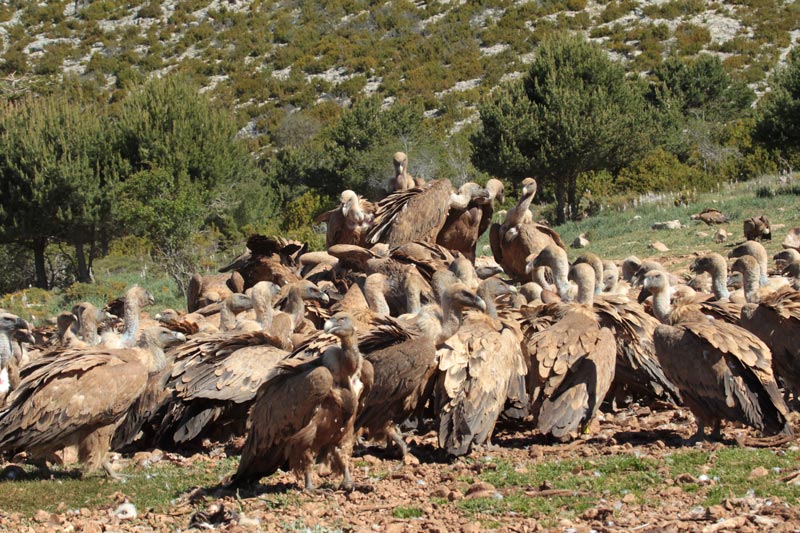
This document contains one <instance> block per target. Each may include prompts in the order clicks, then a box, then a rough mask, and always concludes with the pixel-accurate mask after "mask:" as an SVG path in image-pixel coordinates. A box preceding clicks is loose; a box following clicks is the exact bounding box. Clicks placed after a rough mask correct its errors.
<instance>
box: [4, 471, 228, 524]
mask: <svg viewBox="0 0 800 533" xmlns="http://www.w3.org/2000/svg"><path fill="white" fill-rule="evenodd" d="M237 462H238V458H237V457H234V458H227V459H224V460H221V461H216V462H206V461H195V462H194V463H192V464H191V465H189V466H178V465H174V464H171V463H166V462H164V463H162V464H158V465H156V466H154V467H152V468H150V469H148V470H146V471H142V472H133V471H132V470H127V471H124V472H123V473H124V474H129V475H130V476H131V477H130V478H129V479H127V480H125V481H124V482H120V481H116V480H113V479H109V478H107V477H106V476H105V475H104V474H91V475H89V476H85V477H84V478H72V477H69V474H70V470H60V469H56V468H54V469H53V473H54V475H55V479H50V480H38V479H37V480H25V481H14V482H5V483H3V484H2V490H1V491H0V509H3V510H5V511H13V512H18V513H22V514H23V515H26V516H32V515H33V514H34V513H35V512H36V511H38V510H40V509H43V510H45V511H48V512H54V511H56V510H57V509H59V508H61V509H80V508H82V507H88V508H92V509H97V508H105V507H111V506H113V505H115V502H114V497H113V495H114V494H115V493H117V492H121V493H123V494H125V495H126V496H127V497H128V499H129V500H130V501H131V503H133V504H134V505H135V506H136V508H137V509H138V510H139V514H144V512H145V511H146V510H148V509H152V510H153V511H154V512H157V513H163V512H166V511H167V510H168V509H169V507H170V504H171V502H172V501H173V500H174V499H175V498H177V497H179V496H180V495H181V494H183V493H185V492H186V491H187V490H189V489H190V488H192V487H197V486H200V487H208V486H213V485H216V484H218V483H219V482H220V480H222V478H223V477H225V476H226V475H228V474H230V473H231V472H232V471H233V470H234V469H235V468H236V464H237ZM31 471H35V470H34V469H31Z"/></svg>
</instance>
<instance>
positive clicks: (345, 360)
mask: <svg viewBox="0 0 800 533" xmlns="http://www.w3.org/2000/svg"><path fill="white" fill-rule="evenodd" d="M339 340H340V341H341V343H342V351H341V355H340V361H339V364H340V365H341V369H342V371H343V372H344V374H345V375H348V376H351V375H353V374H355V373H356V371H357V370H358V369H359V366H360V365H361V352H359V351H358V336H357V335H356V333H355V331H353V332H352V333H350V334H349V335H344V336H342V337H340V338H339Z"/></svg>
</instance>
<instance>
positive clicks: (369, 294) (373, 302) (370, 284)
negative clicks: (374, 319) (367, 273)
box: [364, 278, 390, 316]
mask: <svg viewBox="0 0 800 533" xmlns="http://www.w3.org/2000/svg"><path fill="white" fill-rule="evenodd" d="M364 298H366V299H367V305H368V306H369V308H370V310H371V311H372V312H374V313H377V314H379V315H386V316H388V315H389V314H390V313H389V304H388V303H387V302H386V295H385V294H384V293H383V281H382V280H381V281H380V282H376V281H375V280H373V279H370V278H367V281H366V282H365V283H364Z"/></svg>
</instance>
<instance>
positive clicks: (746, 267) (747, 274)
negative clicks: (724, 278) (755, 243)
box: [731, 255, 760, 282]
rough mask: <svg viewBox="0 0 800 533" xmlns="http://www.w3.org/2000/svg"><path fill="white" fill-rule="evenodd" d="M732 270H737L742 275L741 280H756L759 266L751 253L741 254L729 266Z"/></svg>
mask: <svg viewBox="0 0 800 533" xmlns="http://www.w3.org/2000/svg"><path fill="white" fill-rule="evenodd" d="M731 271H732V272H739V273H740V274H741V275H742V280H743V281H744V280H755V281H756V282H757V281H758V276H759V272H760V268H759V266H758V260H756V258H755V257H753V256H752V255H743V256H741V257H738V258H736V261H734V262H733V265H732V266H731Z"/></svg>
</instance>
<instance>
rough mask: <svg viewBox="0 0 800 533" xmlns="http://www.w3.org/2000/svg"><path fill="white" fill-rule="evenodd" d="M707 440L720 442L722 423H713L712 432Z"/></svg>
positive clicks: (718, 421) (719, 421)
mask: <svg viewBox="0 0 800 533" xmlns="http://www.w3.org/2000/svg"><path fill="white" fill-rule="evenodd" d="M708 438H709V440H713V441H717V442H719V441H721V440H722V421H721V420H717V421H716V422H714V431H712V432H711V435H709V436H708Z"/></svg>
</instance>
